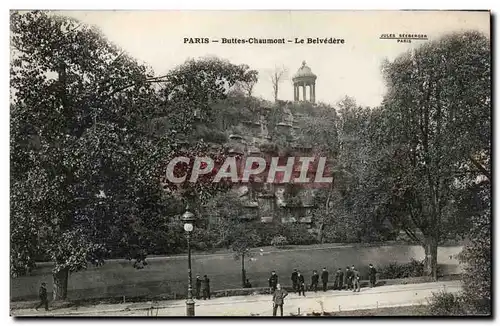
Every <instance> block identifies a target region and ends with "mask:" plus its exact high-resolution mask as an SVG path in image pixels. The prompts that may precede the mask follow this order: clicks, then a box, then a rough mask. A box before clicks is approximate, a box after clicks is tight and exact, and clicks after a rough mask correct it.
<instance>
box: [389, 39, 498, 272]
mask: <svg viewBox="0 0 500 326" xmlns="http://www.w3.org/2000/svg"><path fill="white" fill-rule="evenodd" d="M383 72H384V75H385V78H386V81H387V86H388V88H389V90H388V93H387V95H386V97H385V99H384V107H385V110H386V111H387V114H388V119H389V123H388V127H389V128H388V130H387V133H388V135H389V137H390V138H391V139H390V143H391V144H392V145H391V146H392V147H393V149H394V150H393V162H394V163H393V164H392V166H391V168H393V171H394V183H393V186H394V190H395V193H397V195H396V197H398V198H399V201H400V202H401V203H403V204H402V206H401V209H402V211H403V212H404V213H403V214H402V215H406V216H408V217H409V218H408V219H407V220H405V221H406V222H405V223H406V224H407V225H411V226H412V227H413V228H418V229H419V230H420V231H421V233H422V234H423V239H420V241H422V244H423V246H424V249H425V255H426V260H425V262H426V263H425V267H426V268H425V270H426V273H427V275H429V276H431V277H432V278H433V279H436V278H437V246H438V244H439V241H440V240H441V239H442V226H443V215H444V211H445V209H446V207H447V206H449V205H450V204H451V203H452V190H453V187H454V184H455V183H456V181H457V179H458V178H461V177H463V176H467V178H469V179H474V178H476V177H477V176H478V175H483V176H485V177H486V178H489V177H490V172H489V170H490V169H489V156H490V127H489V126H490V124H491V122H490V120H491V116H490V110H491V107H490V105H491V91H490V83H491V81H490V41H489V39H488V38H487V37H485V36H484V35H482V34H480V33H478V32H473V31H471V32H464V33H455V34H450V35H447V36H444V37H442V38H441V39H439V40H436V41H433V42H429V43H427V44H425V45H423V46H421V47H420V48H418V49H416V50H415V51H414V52H409V53H406V54H404V55H402V56H400V57H398V58H397V59H396V60H394V61H393V62H391V63H388V62H387V63H385V64H384V66H383ZM411 226H410V227H409V228H411ZM414 236H415V238H416V239H417V238H418V237H417V236H416V235H415V234H414Z"/></svg>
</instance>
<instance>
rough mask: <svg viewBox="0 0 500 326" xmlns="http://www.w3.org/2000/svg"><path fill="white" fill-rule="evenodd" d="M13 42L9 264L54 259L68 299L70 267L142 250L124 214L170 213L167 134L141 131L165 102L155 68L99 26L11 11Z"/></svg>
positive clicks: (16, 268) (57, 295)
mask: <svg viewBox="0 0 500 326" xmlns="http://www.w3.org/2000/svg"><path fill="white" fill-rule="evenodd" d="M11 46H12V49H13V56H12V61H11V76H10V77H11V94H12V95H11V103H12V105H11V243H12V250H11V271H12V274H13V275H14V276H15V275H21V274H24V273H27V272H29V271H30V269H31V268H33V267H34V265H35V261H36V260H40V259H42V260H51V261H53V262H54V263H55V267H54V269H53V278H54V291H53V294H54V299H55V300H58V299H65V298H66V295H67V284H68V276H69V273H70V272H76V271H79V270H81V269H83V268H86V266H87V262H91V263H95V264H100V263H102V262H103V258H105V257H107V256H108V255H109V254H110V251H111V250H116V248H113V247H112V246H110V244H114V245H115V246H118V247H122V248H130V246H138V247H143V245H144V244H143V243H141V242H142V241H143V239H142V238H141V237H140V236H139V237H132V236H131V235H132V234H134V233H136V231H137V230H134V229H133V228H134V226H135V225H134V224H131V223H129V222H128V220H129V219H130V218H133V219H139V220H140V219H147V218H148V217H150V216H149V215H148V216H147V215H145V214H150V213H152V214H154V215H159V216H161V215H162V213H164V212H165V210H164V208H162V206H161V205H159V202H158V201H156V200H155V198H157V197H158V192H159V191H160V189H159V188H158V183H157V180H158V179H157V178H158V172H159V171H158V170H157V169H156V163H157V159H158V157H161V156H164V155H166V152H168V150H169V142H168V137H165V136H163V137H151V135H150V134H149V131H148V130H147V128H145V123H146V121H147V119H148V118H149V116H151V115H154V112H155V110H156V107H157V104H158V103H159V97H158V96H157V93H156V91H155V89H154V88H153V87H152V86H151V85H150V78H153V75H152V72H151V71H149V70H148V68H147V67H145V66H142V65H140V64H138V63H137V62H136V61H135V60H133V59H132V58H130V57H129V56H127V55H126V54H125V53H124V52H123V51H121V50H120V49H118V48H117V47H115V46H114V45H112V44H110V43H109V42H108V41H107V40H106V39H105V38H104V37H103V36H102V35H101V34H100V33H99V31H97V30H96V29H94V28H90V27H88V26H85V25H82V24H80V23H78V22H77V21H76V20H73V19H68V18H64V17H58V16H52V15H49V14H46V13H44V12H39V11H34V12H28V13H22V14H21V13H17V12H13V13H12V14H11ZM145 207H148V208H149V209H144V208H145ZM115 236H116V238H114V237H115ZM26 239H29V241H26ZM134 241H135V243H134ZM117 244H118V245H117ZM127 254H131V255H132V258H139V259H141V257H142V256H143V253H142V251H141V250H135V251H134V252H128V253H127ZM134 256H135V257H134Z"/></svg>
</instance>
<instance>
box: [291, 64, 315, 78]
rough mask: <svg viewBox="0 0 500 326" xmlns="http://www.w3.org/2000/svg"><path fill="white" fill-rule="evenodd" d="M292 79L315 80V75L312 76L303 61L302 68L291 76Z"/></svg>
mask: <svg viewBox="0 0 500 326" xmlns="http://www.w3.org/2000/svg"><path fill="white" fill-rule="evenodd" d="M293 79H294V80H295V79H316V75H315V74H313V72H312V71H311V68H309V67H308V66H307V65H306V62H305V61H302V67H300V68H299V70H297V73H296V74H295V75H294V76H293Z"/></svg>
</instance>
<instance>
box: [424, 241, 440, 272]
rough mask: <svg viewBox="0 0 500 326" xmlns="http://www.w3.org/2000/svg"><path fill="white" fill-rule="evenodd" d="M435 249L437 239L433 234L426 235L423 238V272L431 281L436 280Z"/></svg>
mask: <svg viewBox="0 0 500 326" xmlns="http://www.w3.org/2000/svg"><path fill="white" fill-rule="evenodd" d="M437 249H438V242H437V239H436V238H435V237H433V236H426V237H425V239H424V250H425V260H424V274H425V276H427V277H429V278H430V279H431V280H432V281H437Z"/></svg>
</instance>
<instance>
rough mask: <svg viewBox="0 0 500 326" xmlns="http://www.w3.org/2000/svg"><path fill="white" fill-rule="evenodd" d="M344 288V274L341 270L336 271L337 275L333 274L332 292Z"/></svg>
mask: <svg viewBox="0 0 500 326" xmlns="http://www.w3.org/2000/svg"><path fill="white" fill-rule="evenodd" d="M343 287H344V273H343V272H342V269H341V268H339V269H337V273H335V284H334V285H333V289H334V290H342V288H343Z"/></svg>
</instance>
